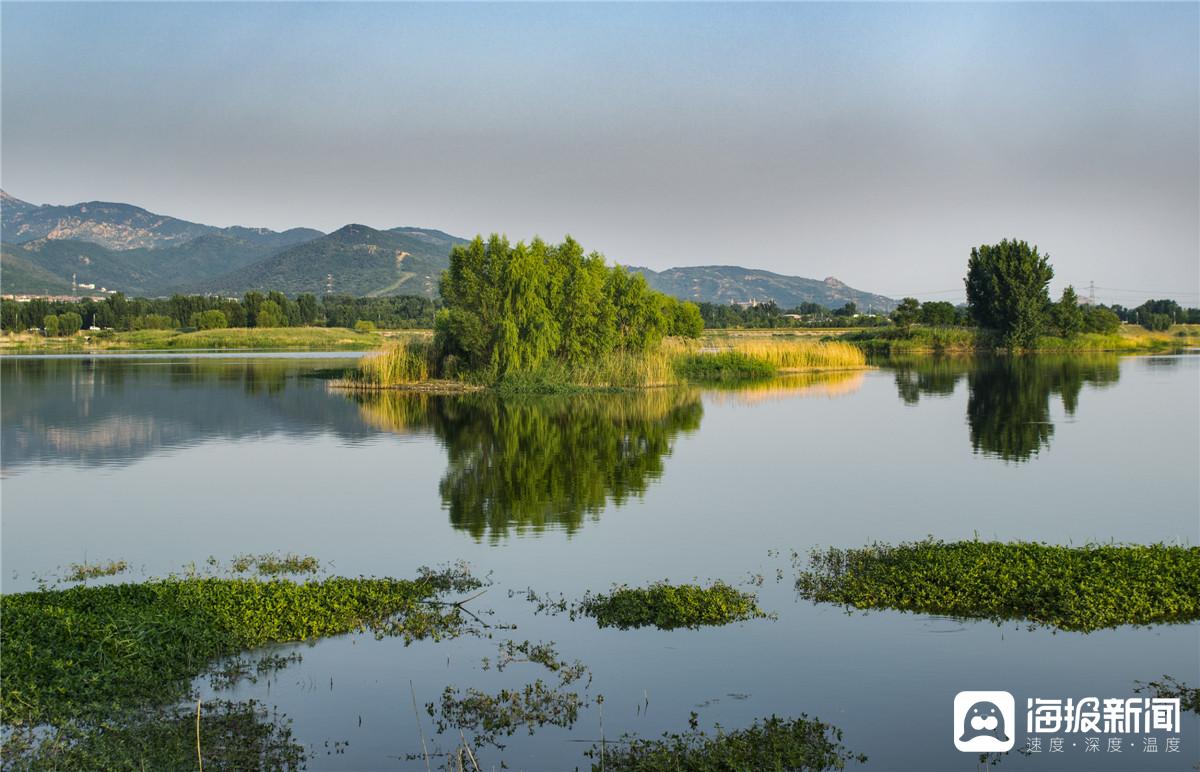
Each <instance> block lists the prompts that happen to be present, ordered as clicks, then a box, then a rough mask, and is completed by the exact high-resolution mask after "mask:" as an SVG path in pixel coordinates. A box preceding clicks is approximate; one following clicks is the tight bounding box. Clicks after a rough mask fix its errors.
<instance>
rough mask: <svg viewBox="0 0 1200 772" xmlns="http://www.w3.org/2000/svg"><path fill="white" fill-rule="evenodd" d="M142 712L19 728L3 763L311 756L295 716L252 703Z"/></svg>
mask: <svg viewBox="0 0 1200 772" xmlns="http://www.w3.org/2000/svg"><path fill="white" fill-rule="evenodd" d="M199 707H200V710H199V722H198V721H197V706H196V705H195V704H192V705H185V706H173V707H169V708H163V709H160V710H155V711H138V712H134V713H132V714H128V715H123V716H121V717H119V718H116V719H103V720H100V721H98V722H96V723H95V724H91V725H86V726H85V725H81V724H76V723H67V724H60V725H57V726H55V727H53V728H50V729H49V730H48V731H39V728H35V727H31V726H27V725H26V726H21V727H17V728H15V729H12V730H11V731H7V730H9V727H5V729H6V731H7V733H6V735H5V738H4V760H5V764H4V768H5V769H23V770H42V769H44V770H118V769H120V770H142V769H145V770H166V769H195V768H197V761H202V762H203V764H204V765H205V767H206V768H208V769H217V770H251V769H253V770H260V771H261V772H283V771H284V770H298V769H303V768H304V762H305V760H306V758H307V756H308V754H307V752H306V750H305V748H304V746H303V745H301V744H300V743H299V742H298V741H297V740H296V739H295V737H294V736H293V735H292V729H291V724H290V721H288V720H287V719H285V718H283V717H281V716H279V715H277V714H274V713H271V712H269V711H268V710H267V708H266V707H265V706H264V705H262V704H261V703H258V702H256V701H254V700H248V701H246V702H231V701H227V700H209V701H205V702H203V703H201V705H200V706H199Z"/></svg>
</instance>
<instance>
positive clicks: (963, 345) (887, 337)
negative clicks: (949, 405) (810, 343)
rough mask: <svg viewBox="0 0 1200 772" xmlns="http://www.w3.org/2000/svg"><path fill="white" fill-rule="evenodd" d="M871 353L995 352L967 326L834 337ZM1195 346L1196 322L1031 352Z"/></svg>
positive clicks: (1199, 333)
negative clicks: (1167, 328)
mask: <svg viewBox="0 0 1200 772" xmlns="http://www.w3.org/2000/svg"><path fill="white" fill-rule="evenodd" d="M838 340H841V341H845V342H847V343H851V344H853V345H855V346H858V347H860V348H862V349H863V350H864V351H866V352H868V353H871V354H883V355H892V356H895V355H903V354H926V353H934V354H971V353H977V352H988V353H991V352H995V351H997V350H998V349H999V348H1000V342H999V340H998V339H996V338H995V337H993V336H992V335H989V334H988V333H986V332H984V331H981V330H977V329H974V328H970V327H924V326H914V327H911V328H909V329H907V330H902V329H899V328H897V327H883V328H869V329H863V330H855V331H853V332H848V333H845V334H843V335H840V336H838ZM1197 345H1200V325H1195V324H1180V325H1175V326H1174V327H1172V328H1171V329H1170V330H1166V331H1163V332H1152V331H1150V330H1147V329H1145V328H1144V327H1140V326H1136V325H1130V324H1125V325H1122V326H1121V327H1120V329H1118V330H1117V331H1116V332H1114V333H1107V334H1106V333H1096V332H1085V333H1080V334H1078V335H1075V336H1073V337H1070V338H1060V337H1055V336H1052V335H1043V336H1041V337H1039V338H1038V342H1037V345H1036V346H1035V347H1034V348H1033V349H1031V353H1076V352H1103V351H1110V352H1138V351H1168V350H1171V349H1176V348H1182V347H1188V346H1197Z"/></svg>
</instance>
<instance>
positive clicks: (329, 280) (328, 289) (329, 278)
mask: <svg viewBox="0 0 1200 772" xmlns="http://www.w3.org/2000/svg"><path fill="white" fill-rule="evenodd" d="M325 294H326V295H332V294H333V274H331V273H327V274H325Z"/></svg>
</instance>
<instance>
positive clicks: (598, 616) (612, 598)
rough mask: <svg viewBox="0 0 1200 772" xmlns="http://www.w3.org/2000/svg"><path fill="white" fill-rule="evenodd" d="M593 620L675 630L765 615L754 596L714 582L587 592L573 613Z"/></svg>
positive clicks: (628, 625)
mask: <svg viewBox="0 0 1200 772" xmlns="http://www.w3.org/2000/svg"><path fill="white" fill-rule="evenodd" d="M574 613H581V614H583V615H584V616H589V617H593V618H594V619H595V620H596V623H597V624H598V625H600V626H601V627H619V628H621V629H622V630H625V629H628V628H632V627H657V628H659V629H660V630H674V629H675V628H678V627H690V628H696V627H705V626H712V625H727V624H730V623H732V622H740V621H743V620H747V619H754V618H756V617H765V616H768V615H767V613H766V612H764V611H763V610H762V609H760V608H759V607H758V599H757V597H756V596H755V595H754V594H753V593H748V592H742V591H740V590H736V589H734V588H733V587H730V586H729V585H727V584H725V583H724V582H714V583H713V584H711V585H709V586H708V587H700V586H698V585H694V584H668V583H667V582H657V583H655V584H652V585H650V586H649V587H644V588H638V587H625V586H618V587H614V588H613V589H612V591H611V592H608V593H600V594H595V595H593V594H592V593H588V594H587V595H585V596H584V598H583V600H582V601H580V602H579V604H578V607H577V608H576V609H573V610H572V614H574Z"/></svg>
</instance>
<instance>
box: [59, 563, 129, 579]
mask: <svg viewBox="0 0 1200 772" xmlns="http://www.w3.org/2000/svg"><path fill="white" fill-rule="evenodd" d="M128 569H129V564H128V563H126V562H125V561H124V560H109V561H108V562H105V563H86V562H85V563H72V564H71V565H70V566H69V567H68V568H67V575H66V576H65V577H63V578H64V579H65V580H66V581H68V582H86V581H87V580H88V579H97V578H99V577H101V576H116V575H117V574H123V573H125V571H127V570H128Z"/></svg>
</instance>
